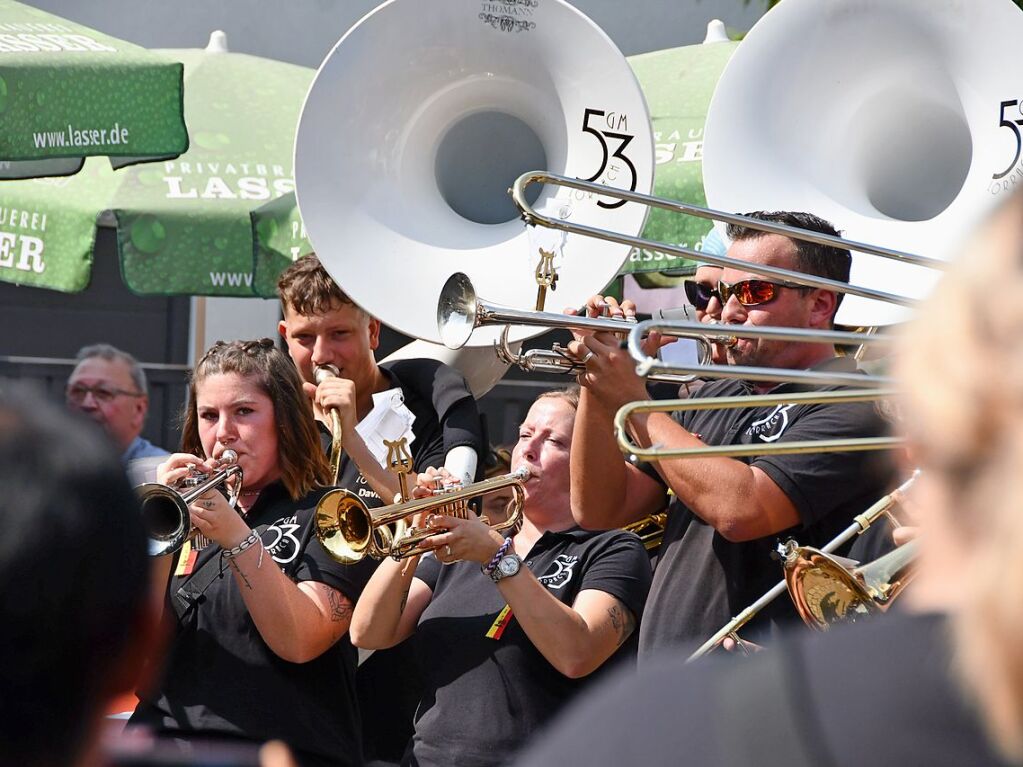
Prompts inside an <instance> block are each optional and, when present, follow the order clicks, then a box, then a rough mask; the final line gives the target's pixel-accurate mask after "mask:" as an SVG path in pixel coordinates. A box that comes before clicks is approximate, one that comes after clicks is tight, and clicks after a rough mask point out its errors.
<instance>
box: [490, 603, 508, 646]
mask: <svg viewBox="0 0 1023 767" xmlns="http://www.w3.org/2000/svg"><path fill="white" fill-rule="evenodd" d="M512 617H513V616H512V611H511V608H510V607H509V606H508V605H505V606H504V609H503V610H501V612H499V613H498V614H497V617H496V618H494V622H493V623H492V624H491V625H490V628H489V629H488V630H487V639H500V638H501V634H503V633H504V630H505V629H506V628H508V624H509V623H511V619H512Z"/></svg>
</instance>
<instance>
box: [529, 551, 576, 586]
mask: <svg viewBox="0 0 1023 767" xmlns="http://www.w3.org/2000/svg"><path fill="white" fill-rule="evenodd" d="M578 561H579V557H573V556H571V555H570V554H558V556H557V557H556V558H555V560H554V562H553V563H552V564H551V567H550V569H549V570H548V571H547V572H546V573H544V574H543V575H541V576H540V577H539V578H537V580H538V581H540V583H542V584H543V585H544V586H546V587H547V588H549V589H560V588H561V587H562V586H564V585H565V584H566V583H568V582H569V581H570V580H572V573H573V572H574V570H575V564H576V562H578Z"/></svg>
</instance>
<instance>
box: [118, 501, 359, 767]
mask: <svg viewBox="0 0 1023 767" xmlns="http://www.w3.org/2000/svg"><path fill="white" fill-rule="evenodd" d="M324 492H325V491H324V490H318V491H314V492H313V493H311V494H309V495H308V496H306V497H305V498H303V499H302V500H300V501H298V502H295V501H292V500H291V498H290V497H288V494H287V492H286V491H285V489H284V487H283V485H281V484H280V483H276V484H273V485H270V486H268V487H267V488H266V489H265V490H264V491H263V493H262V494H261V495H260V496H259V499H258V501H257V502H256V504H255V505H254V506H253V507H252V508H251V509H250V510H249V514H248V516H247V517H246V521H247V522H248V524H249V525H250V526H251V527H252V528H254V529H256V528H260V527H264V528H265V529H263V530H262V532H261V536H262V540H263V545H264V546H265V547H266V553H265V554H264V558H263V564H262V566H263V567H273V566H278V567H280V568H281V569H282V570H283V571H284V572H285V574H286V575H287V576H288V577H289V578H291V579H293V580H295V581H317V582H320V583H325V584H326V585H328V586H331V587H333V588H335V589H337V590H338V591H340V592H341V593H342V594H344V595H345V596H346V597H348V599H350V600H351V601H352V603H354V602H355V601H356V600H357V599H358V598H359V595H360V594H361V593H362V589H363V587H364V586H365V584H366V581H367V580H369V576H370V575H371V574H372V571H373V566H372V565H371V564H369V563H367V564H361V563H360V564H358V565H342V564H339V563H337V562H335V561H334V560H333V559H332V558H331V557H330V555H329V554H327V552H326V551H325V550H324V548H323V547H322V546H321V545H320V542H319V541H318V540H317V538H316V536H315V534H314V530H313V528H314V516H315V515H314V510H315V508H316V502H317V501H318V500H319V498H320V497H321V496H322V495H323V493H324ZM220 555H221V548H220V547H219V546H217V545H216V544H210V545H209V546H207V547H206V548H205V549H203V550H202V552H200V553H199V555H198V557H197V559H196V565H195V569H194V571H193V575H192V576H188V577H172V578H171V580H170V587H169V589H168V597H169V599H170V600H174V599H176V594H177V592H178V589H179V588H181V587H182V586H183V585H184V584H185V582H186V581H188V580H189V579H190V577H196V578H200V577H203V576H204V575H205V573H207V572H208V573H211V574H216V577H214V578H213V580H212V581H211V582H210V584H209V586H208V587H207V588H206V590H205V591H204V592H203V593H202V596H201V598H200V599H199V600H198V602H197V603H196V604H195V605H194V606H193V607H191V608H190V609H188V610H187V611H186V612H184V614H182V615H181V617H180V619H179V620H178V621H177V624H176V626H175V629H176V633H175V635H174V637H173V640H172V642H171V645H170V648H169V650H168V656H167V661H166V666H165V670H164V675H163V680H162V682H161V685H160V687H159V689H158V691H157V692H156V694H155V695H154V697H153V698H152V699H150V700H144V701H142V702H141V703H139V706H138V708H137V709H136V711H135V713H134V714H133V715H132V719H131V722H132V723H133V724H146V725H149V726H151V727H153V728H154V729H156V730H158V731H161V732H163V733H166V734H169V735H172V736H175V737H185V738H187V737H189V736H191V735H197V736H216V735H224V736H228V737H242V738H247V739H251V740H254V741H259V742H263V741H266V740H270V739H272V738H279V739H281V740H283V741H285V742H286V743H288V744H289V745H290V746H291V747H292V748H294V749H296V750H297V751H298V752H299V753H301V754H305V755H308V756H309V757H312V758H313V759H315V760H316V763H317V764H336V765H359V764H362V756H361V735H360V730H361V725H360V722H359V711H358V707H357V704H356V698H355V666H356V651H355V648H354V647H353V646H352V644H351V642H350V641H349V639H348V634H347V633H346V634H345V635H344V636H343V637H341V639H340V640H338V641H337V642H336V643H335V644H334V645H332V646H331V647H330V649H328V650H327V651H326V652H324V653H323V654H322V655H320V656H319V657H318V658H315V659H313V660H311V661H309V662H308V663H290V662H288V661H285V660H283V659H281V658H280V657H278V656H277V655H276V654H275V653H274V652H273V650H271V649H270V648H269V647H268V646H267V644H266V642H264V641H263V638H262V636H260V633H259V630H258V629H257V628H256V624H255V623H254V622H253V620H252V617H251V616H250V615H249V611H248V608H247V607H246V606H245V602H244V600H243V598H242V594H241V591H240V590H239V589H238V586H237V584H236V583H235V579H234V576H233V575H232V573H231V570H230V568H229V566H228V565H227V563H226V562H224V561H223V560H222V559H221V556H220ZM207 562H212V564H211V565H210V567H212V568H213V570H207V569H206V563H207ZM167 610H168V611H169V613H168V614H173V609H172V607H171V606H168V608H167Z"/></svg>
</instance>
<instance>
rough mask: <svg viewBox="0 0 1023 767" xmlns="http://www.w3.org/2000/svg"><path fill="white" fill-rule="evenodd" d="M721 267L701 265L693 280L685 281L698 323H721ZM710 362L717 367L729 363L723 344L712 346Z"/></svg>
mask: <svg viewBox="0 0 1023 767" xmlns="http://www.w3.org/2000/svg"><path fill="white" fill-rule="evenodd" d="M721 272H722V269H721V267H720V266H712V265H710V264H699V265H698V266H697V267H696V272H695V273H694V274H693V276H692V278H691V279H688V280H684V281H683V283H682V287H683V288H685V291H686V299H687V300H688V301H689V303H690V304H692V306H693V308H694V309H695V310H696V321H697V322H706V323H717V322H720V321H721V296H720V295H719V294H718V282H719V281H720V279H721ZM710 361H711V362H712V363H714V364H715V365H724V364H726V363H727V357H726V356H725V347H724V346H723V345H722V344H712V345H711V355H710Z"/></svg>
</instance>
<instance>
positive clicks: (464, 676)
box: [405, 528, 650, 767]
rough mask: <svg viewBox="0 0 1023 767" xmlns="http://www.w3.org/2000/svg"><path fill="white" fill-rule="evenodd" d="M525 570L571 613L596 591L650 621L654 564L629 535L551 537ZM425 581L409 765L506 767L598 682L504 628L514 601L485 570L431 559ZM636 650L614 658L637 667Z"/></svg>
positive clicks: (627, 648) (629, 645)
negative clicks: (577, 675)
mask: <svg viewBox="0 0 1023 767" xmlns="http://www.w3.org/2000/svg"><path fill="white" fill-rule="evenodd" d="M524 565H525V566H526V567H528V568H529V569H530V570H531V571H532V572H533V573H534V574H535V575H537V577H538V578H539V580H540V582H541V583H543V584H544V585H545V586H546V587H547V589H548V590H549V591H550V593H551V594H554V595H555V596H556V597H557V598H558V599H559V600H560V601H561V602H563V603H565V604H567V605H571V604H572V603H573V602H574V601H575V598H576V596H577V595H578V594H579V592H580V591H582V590H583V589H596V590H598V591H603V592H606V593H608V594H611V595H612V596H614V597H617V598H618V599H619V600H621V602H622V603H623V604H624V605H625V606H626V607H627V608H628V609H629V610H631V611H632V614H633V615H634V616H635V617H636V620H637V621H638V620H639V618H640V616H641V615H642V612H643V603H644V600H645V599H646V594H647V590H648V589H649V586H650V564H649V561H648V559H647V555H646V551H645V550H644V549H643V546H642V545H641V544H640V542H639V539H638V538H637V537H636V536H634V535H632V534H630V533H623V532H621V531H610V532H592V531H585V530H581V529H579V528H573V529H570V530H566V531H563V532H546V533H544V534H543V536H542V537H541V538H540V539H539V540H538V541H537V542H536V543H535V544H534V545H533V548H532V550H531V551H530V552H529V554H528V555H527V556H526V557H525V561H524ZM416 577H417V578H419V579H420V580H422V581H423V582H424V583H426V585H427V586H429V587H430V588H431V590H432V591H433V597H432V599H431V601H430V604H429V606H428V607H427V608H426V610H425V611H424V612H423V615H422V617H421V618H420V619H419V626H418V628H417V630H416V633H415V634H414V635H413V639H414V640H415V644H416V649H417V652H418V656H419V660H420V666H421V668H422V669H423V673H424V677H425V683H426V689H425V692H424V695H423V701H422V703H421V704H420V706H419V711H418V712H417V714H416V733H415V737H414V738H413V753H410V754H408V755H407V756H406V760H405V763H406V764H416V765H438V766H440V765H444V767H448V766H449V765H459V767H474V766H478V767H482V766H483V765H497V764H503V763H505V762H506V761H507V760H509V759H510V758H511V756H512V754H513V753H514V752H515V751H516V750H517V749H519V748H520V747H521V746H523V745H524V744H525V743H526V741H527V740H528V739H529V738H530V737H531V736H532V735H533V734H534V733H535V732H536V731H537V730H538V729H539V728H541V727H543V726H544V725H545V724H547V723H548V722H549V721H550V719H551V717H552V715H553V714H554V713H555V712H556V711H557V710H558V709H560V708H561V706H562V705H564V703H565V702H566V701H567V700H569V698H571V697H572V696H573V695H575V694H576V693H577V692H578V691H579V690H580V689H581V688H583V687H584V686H585V685H586V684H588V683H589V682H590V681H591V680H592V679H593V678H595V677H596V676H597V675H598V674H597V673H595V674H591V675H590V676H589V677H586V678H584V679H569V678H568V677H566V676H564V675H563V674H561V673H560V672H558V671H557V670H556V669H555V668H554V667H553V666H552V665H551V664H550V663H548V662H547V660H546V659H545V658H544V657H543V655H541V653H540V651H539V650H537V649H536V647H534V646H533V643H532V642H531V641H530V640H529V637H527V636H526V633H525V632H524V631H523V630H522V627H521V625H519V623H518V621H516V620H515V618H514V614H513V615H512V616H511V617H510V618H508V619H506V620H505V622H504V623H503V624H502V622H501V621H500V620H499V616H500V615H501V612H502V610H503V609H504V608H505V606H506V604H505V601H504V599H503V598H502V597H501V592H500V591H499V590H498V588H497V586H496V585H495V584H494V583H493V582H492V581H491V580H490V578H489V577H487V576H486V575H484V574H483V573H481V572H480V567H479V565H478V564H476V563H474V562H458V563H455V564H453V565H450V566H448V567H444V566H443V565H441V564H440V563H439V562H438V561H437V559H436V558H435V557H433V556H425V557H423V559H422V560H421V561H420V564H419V568H418V569H417V570H416ZM502 625H503V630H502ZM488 634H489V636H488ZM635 649H636V635H635V634H633V636H632V637H630V639H629V640H628V641H627V642H626V643H625V644H624V645H622V647H621V648H620V649H619V650H618V652H617V653H616V654H615V655H614V656H613V659H618V660H622V659H630V658H633V657H634V656H635ZM610 665H612V664H611V663H610V662H609V663H607V664H605V666H604V667H602V669H601V670H603V669H604V668H607V667H608V666H610Z"/></svg>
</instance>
